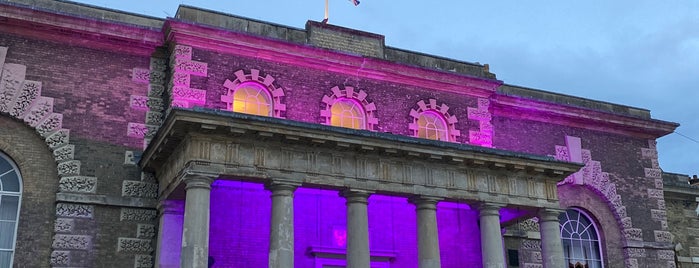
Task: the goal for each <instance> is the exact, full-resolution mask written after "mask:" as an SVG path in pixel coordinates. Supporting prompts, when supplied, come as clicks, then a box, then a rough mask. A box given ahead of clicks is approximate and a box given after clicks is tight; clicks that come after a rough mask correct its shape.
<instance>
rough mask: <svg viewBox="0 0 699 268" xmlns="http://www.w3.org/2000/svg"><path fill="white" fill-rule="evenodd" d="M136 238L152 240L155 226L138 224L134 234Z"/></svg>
mask: <svg viewBox="0 0 699 268" xmlns="http://www.w3.org/2000/svg"><path fill="white" fill-rule="evenodd" d="M136 237H138V238H142V239H152V238H154V237H155V225H153V224H139V225H138V230H137V232H136Z"/></svg>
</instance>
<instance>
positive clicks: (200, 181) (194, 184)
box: [182, 174, 215, 190]
mask: <svg viewBox="0 0 699 268" xmlns="http://www.w3.org/2000/svg"><path fill="white" fill-rule="evenodd" d="M214 180H215V178H214V177H212V176H206V175H198V174H196V175H195V174H187V175H184V176H183V177H182V182H184V184H185V187H184V189H185V190H189V189H191V188H203V189H208V190H211V183H213V182H214Z"/></svg>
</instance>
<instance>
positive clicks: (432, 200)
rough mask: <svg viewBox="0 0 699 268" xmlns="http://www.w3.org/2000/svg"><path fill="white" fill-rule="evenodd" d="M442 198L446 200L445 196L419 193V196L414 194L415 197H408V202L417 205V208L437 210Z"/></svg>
mask: <svg viewBox="0 0 699 268" xmlns="http://www.w3.org/2000/svg"><path fill="white" fill-rule="evenodd" d="M442 200H444V198H440V197H434V196H422V195H417V196H413V197H410V198H408V202H410V203H411V204H413V205H415V209H416V210H422V209H430V210H436V209H437V203H439V201H442Z"/></svg>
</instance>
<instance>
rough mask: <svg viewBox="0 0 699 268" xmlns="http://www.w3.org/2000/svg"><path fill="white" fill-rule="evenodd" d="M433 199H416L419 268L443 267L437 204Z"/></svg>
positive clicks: (412, 199)
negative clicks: (440, 253) (440, 252)
mask: <svg viewBox="0 0 699 268" xmlns="http://www.w3.org/2000/svg"><path fill="white" fill-rule="evenodd" d="M439 200H440V199H438V198H432V197H422V196H420V197H414V198H411V199H410V203H413V204H415V212H416V213H417V241H418V246H417V251H418V267H419V268H439V267H441V266H442V264H441V260H440V255H439V234H438V232H437V202H439Z"/></svg>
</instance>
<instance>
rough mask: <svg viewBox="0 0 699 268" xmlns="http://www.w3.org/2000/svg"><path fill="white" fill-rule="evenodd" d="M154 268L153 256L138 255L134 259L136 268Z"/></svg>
mask: <svg viewBox="0 0 699 268" xmlns="http://www.w3.org/2000/svg"><path fill="white" fill-rule="evenodd" d="M151 267H153V256H151V255H143V254H137V255H136V256H135V257H134V268H151Z"/></svg>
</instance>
